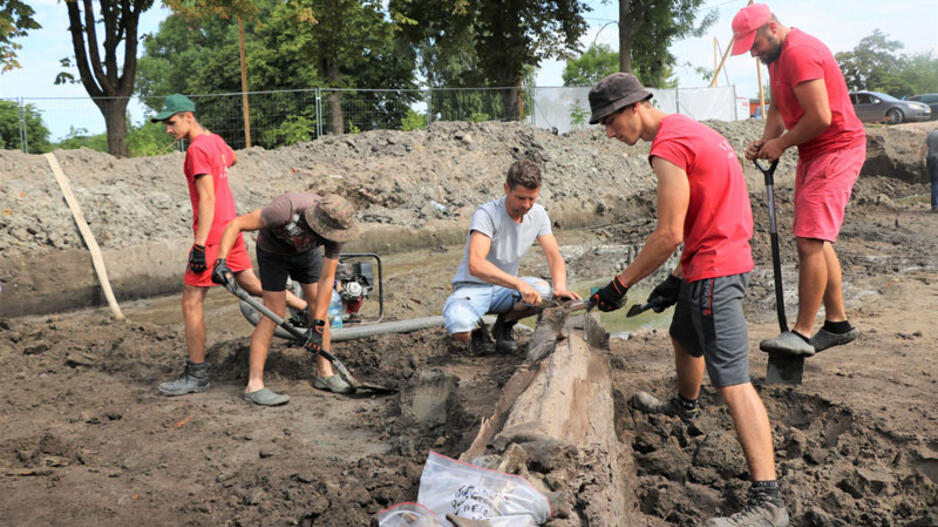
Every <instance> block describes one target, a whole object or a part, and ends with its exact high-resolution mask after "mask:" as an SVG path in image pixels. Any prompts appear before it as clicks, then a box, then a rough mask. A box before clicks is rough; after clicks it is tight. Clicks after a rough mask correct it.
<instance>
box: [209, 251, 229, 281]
mask: <svg viewBox="0 0 938 527" xmlns="http://www.w3.org/2000/svg"><path fill="white" fill-rule="evenodd" d="M203 257H204V256H203ZM232 275H233V273H232V272H231V268H230V267H228V262H226V261H225V259H224V258H219V259H217V260H215V266H214V267H213V268H212V281H213V282H215V283H216V284H219V285H224V286H227V285H228V282H230V281H231V277H232Z"/></svg>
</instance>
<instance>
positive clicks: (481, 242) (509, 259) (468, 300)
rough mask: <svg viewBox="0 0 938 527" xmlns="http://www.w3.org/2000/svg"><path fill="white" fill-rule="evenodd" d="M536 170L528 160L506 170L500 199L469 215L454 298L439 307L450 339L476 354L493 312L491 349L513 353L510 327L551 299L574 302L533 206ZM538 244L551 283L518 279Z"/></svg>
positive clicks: (483, 346)
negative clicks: (530, 250) (526, 257)
mask: <svg viewBox="0 0 938 527" xmlns="http://www.w3.org/2000/svg"><path fill="white" fill-rule="evenodd" d="M540 191H541V170H540V168H538V166H537V165H535V164H534V163H533V162H532V161H529V160H527V159H522V160H520V161H515V162H514V163H513V164H512V165H511V168H509V169H508V177H507V178H506V180H505V197H503V198H499V199H496V200H492V201H489V202H488V203H485V204H483V205H482V206H480V207H479V208H478V209H476V211H475V213H473V215H472V221H471V223H470V225H469V234H468V235H467V236H466V249H465V252H464V254H463V259H462V262H461V263H460V264H459V269H457V270H456V275H455V276H454V277H453V280H452V284H453V294H452V295H450V297H449V298H447V299H446V303H445V304H444V305H443V318H444V319H445V321H446V329H447V331H449V333H450V335H451V336H452V338H453V340H455V341H457V342H469V341H470V340H471V342H472V344H471V346H472V350H473V351H474V352H475V353H476V354H484V353H489V352H491V351H492V350H493V346H492V341H491V338H490V337H489V336H488V335H487V334H486V333H485V325H484V324H483V323H482V316H483V315H485V314H487V313H496V314H498V318H497V319H496V321H495V325H494V326H492V335H493V336H494V337H495V345H494V349H497V350H498V351H499V352H501V353H513V352H514V351H515V350H517V347H518V343H517V342H516V341H515V339H514V337H513V336H512V329H513V328H514V325H515V323H516V322H517V321H518V320H520V319H522V318H524V317H528V316H531V315H534V314H536V313H537V312H538V310H539V309H540V304H541V301H542V300H544V299H550V298H552V297H558V298H569V299H574V300H579V299H580V297H579V295H577V294H576V293H574V292H573V291H568V290H567V266H566V264H565V263H564V261H563V257H562V256H561V255H560V249H559V247H558V245H557V240H556V238H554V235H553V233H552V232H551V229H550V219H549V218H548V217H547V211H545V210H544V207H542V206H540V205H537V204H536V203H535V201H537V196H538V194H539V193H540ZM535 240H537V242H538V244H539V245H540V246H541V250H543V251H544V256H545V257H546V258H547V266H548V268H549V269H550V276H551V279H552V281H553V288H551V285H550V284H549V283H548V282H547V281H546V280H543V279H541V278H537V277H533V276H523V277H519V276H518V268H519V267H520V265H521V258H522V257H523V256H524V254H525V253H526V252H527V250H528V248H529V247H531V244H532V243H533V242H534V241H535Z"/></svg>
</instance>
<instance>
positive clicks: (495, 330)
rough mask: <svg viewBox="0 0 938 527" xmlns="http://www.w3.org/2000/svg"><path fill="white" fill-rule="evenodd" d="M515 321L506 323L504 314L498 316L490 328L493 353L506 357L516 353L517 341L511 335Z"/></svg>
mask: <svg viewBox="0 0 938 527" xmlns="http://www.w3.org/2000/svg"><path fill="white" fill-rule="evenodd" d="M517 323H518V321H517V320H511V321H506V320H505V314H504V313H502V314H501V315H498V318H496V319H495V324H494V325H493V326H492V336H494V337H495V351H497V352H498V353H504V354H506V355H513V354H514V353H515V352H517V351H518V341H517V340H515V336H514V335H513V334H512V333H513V330H514V329H515V324H517Z"/></svg>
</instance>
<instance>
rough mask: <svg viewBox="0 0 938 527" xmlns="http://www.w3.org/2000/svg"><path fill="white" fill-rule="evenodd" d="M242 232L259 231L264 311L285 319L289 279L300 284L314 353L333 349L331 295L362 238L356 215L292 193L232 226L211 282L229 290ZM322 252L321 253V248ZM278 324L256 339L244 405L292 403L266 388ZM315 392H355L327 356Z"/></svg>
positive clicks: (262, 325)
mask: <svg viewBox="0 0 938 527" xmlns="http://www.w3.org/2000/svg"><path fill="white" fill-rule="evenodd" d="M243 231H260V232H259V233H258V236H257V266H258V270H259V273H260V277H261V287H262V289H263V295H262V296H263V301H264V306H265V307H267V308H268V309H270V310H271V311H273V312H274V313H276V314H277V315H279V316H280V317H283V312H284V308H285V304H286V293H285V289H286V285H287V276H289V277H290V278H292V279H293V280H294V281H296V282H298V283H299V284H300V287H301V288H302V290H303V297H304V298H306V299H308V300H309V302H310V309H309V317H310V328H309V337H308V341H307V343H308V345H309V347H310V349H312V350H316V349H326V350H328V349H329V326H328V324H326V310H327V309H328V307H329V300H330V298H331V295H332V288H333V281H334V280H335V270H336V267H337V266H338V264H339V255H340V254H341V252H342V245H343V244H344V243H346V242H350V241H352V240H355V239H357V238H358V232H359V231H358V224H357V222H356V221H355V209H354V207H353V206H352V204H351V203H349V202H348V201H347V200H346V199H345V198H343V197H341V196H338V195H336V194H329V195H326V196H324V197H321V196H319V195H317V194H312V193H287V194H283V195H281V196H279V197H277V198H276V199H274V200H273V202H271V203H270V204H269V205H267V206H266V207H264V208H260V209H257V210H254V211H252V212H249V213H248V214H245V215H243V216H238V217H237V218H235V219H233V220H231V222H230V223H229V224H228V226H227V227H226V228H225V233H224V235H223V236H222V240H221V249H220V250H219V251H218V259H217V260H215V265H214V270H213V272H212V280H214V281H215V282H216V283H219V284H224V285H225V286H226V287H228V286H229V282H230V280H231V275H232V273H231V269H230V268H229V267H228V264H227V261H226V256H227V255H228V251H229V250H230V249H231V248H232V247H233V246H234V243H235V240H236V239H237V237H238V236H240V235H241V233H242V232H243ZM320 246H321V247H322V248H323V250H322V252H320V251H319V250H318V248H319V247H320ZM276 327H277V326H276V324H275V323H274V321H273V320H270V319H269V318H267V317H263V318H262V319H261V320H260V322H258V324H257V327H255V328H254V333H253V334H252V335H251V351H250V357H249V370H248V385H247V387H246V388H245V390H244V400H245V401H247V402H250V403H254V404H259V405H262V406H277V405H281V404H286V403H287V401H289V400H290V397H289V396H288V395H286V394H279V393H275V392H273V391H272V390H270V389H269V388H266V387H264V362H265V361H266V360H267V351H268V349H269V348H270V340H271V338H272V337H273V334H274V330H275V329H276ZM315 370H316V371H315V374H314V376H313V379H312V383H313V386H314V387H316V388H319V389H321V390H327V391H331V392H335V393H349V392H351V391H352V389H351V387H350V386H349V385H348V384H347V383H346V382H345V381H343V380H342V378H341V377H339V376H338V375H336V374H335V373H334V372H333V371H332V365H331V364H330V363H329V361H328V360H326V359H325V358H324V357H323V356H322V355H317V356H316V364H315Z"/></svg>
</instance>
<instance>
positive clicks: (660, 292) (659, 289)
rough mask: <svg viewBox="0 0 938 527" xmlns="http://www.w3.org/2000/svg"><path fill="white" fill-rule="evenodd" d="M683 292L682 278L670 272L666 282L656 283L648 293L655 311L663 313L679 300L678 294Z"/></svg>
mask: <svg viewBox="0 0 938 527" xmlns="http://www.w3.org/2000/svg"><path fill="white" fill-rule="evenodd" d="M680 292H681V279H680V278H678V277H676V276H674V275H673V274H669V275H668V277H667V278H665V280H664V282H661V283H660V284H658V285H656V286H655V288H654V289H652V290H651V294H650V295H648V303H649V304H652V306H651V309H652V310H654V312H655V313H661V312H662V311H664V310H665V309H668V308H669V307H671V306H673V305H674V304H675V303H676V302H677V294H678V293H680Z"/></svg>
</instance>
